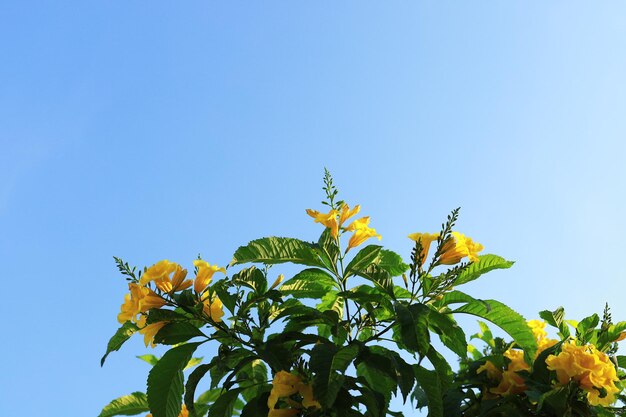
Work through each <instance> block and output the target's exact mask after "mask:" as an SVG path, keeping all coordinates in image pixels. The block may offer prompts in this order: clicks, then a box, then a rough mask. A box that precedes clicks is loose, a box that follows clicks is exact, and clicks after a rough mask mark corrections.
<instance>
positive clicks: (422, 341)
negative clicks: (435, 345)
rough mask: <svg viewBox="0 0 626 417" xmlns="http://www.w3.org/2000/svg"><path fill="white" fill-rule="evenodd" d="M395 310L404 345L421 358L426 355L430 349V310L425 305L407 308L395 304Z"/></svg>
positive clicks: (412, 305) (414, 305)
mask: <svg viewBox="0 0 626 417" xmlns="http://www.w3.org/2000/svg"><path fill="white" fill-rule="evenodd" d="M394 308H395V310H396V314H397V315H398V326H399V330H400V337H401V338H402V343H403V344H404V346H406V347H407V349H409V350H410V351H412V352H418V353H419V355H420V356H424V355H426V352H428V349H429V348H430V333H429V331H428V314H429V312H430V308H428V306H426V305H424V304H411V305H409V306H405V305H404V304H402V303H395V304H394Z"/></svg>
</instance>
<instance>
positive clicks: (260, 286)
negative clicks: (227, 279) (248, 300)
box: [232, 266, 267, 294]
mask: <svg viewBox="0 0 626 417" xmlns="http://www.w3.org/2000/svg"><path fill="white" fill-rule="evenodd" d="M232 281H233V282H234V283H237V284H242V285H244V286H246V287H248V288H250V289H253V290H254V291H255V292H256V293H257V294H263V293H264V292H265V291H266V290H267V279H266V278H265V274H264V273H263V272H262V271H261V270H260V269H258V268H257V267H256V266H251V267H249V268H244V269H242V270H241V271H239V272H238V273H236V274H235V275H233V277H232Z"/></svg>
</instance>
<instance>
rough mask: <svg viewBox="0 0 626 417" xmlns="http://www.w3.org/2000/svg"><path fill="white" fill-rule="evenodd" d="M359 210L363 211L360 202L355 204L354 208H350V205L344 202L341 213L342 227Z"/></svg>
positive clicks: (340, 223) (340, 221)
mask: <svg viewBox="0 0 626 417" xmlns="http://www.w3.org/2000/svg"><path fill="white" fill-rule="evenodd" d="M359 211H361V206H360V205H358V204H357V205H356V206H354V208H353V209H352V210H350V207H349V206H348V205H347V204H344V205H343V207H341V215H340V216H339V226H340V227H341V226H343V224H344V223H345V221H346V220H348V219H349V218H350V217H352V216H354V215H356V214H358V213H359Z"/></svg>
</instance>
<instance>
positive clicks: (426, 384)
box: [414, 365, 444, 417]
mask: <svg viewBox="0 0 626 417" xmlns="http://www.w3.org/2000/svg"><path fill="white" fill-rule="evenodd" d="M414 371H415V378H416V379H417V381H418V383H419V386H420V388H421V389H422V390H423V391H424V393H425V394H426V398H427V401H428V404H427V405H428V417H443V394H444V393H443V391H442V389H441V381H440V380H439V376H438V375H437V373H436V372H435V371H430V370H428V369H426V368H424V367H422V366H420V365H414Z"/></svg>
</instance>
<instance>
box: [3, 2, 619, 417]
mask: <svg viewBox="0 0 626 417" xmlns="http://www.w3.org/2000/svg"><path fill="white" fill-rule="evenodd" d="M625 14H626V5H625V4H624V3H623V2H616V1H607V2H602V3H593V4H591V3H588V2H573V1H554V2H539V1H534V2H496V1H485V2H478V3H477V2H471V3H470V2H466V3H462V4H461V3H458V2H450V1H422V2H401V1H397V2H385V3H384V4H383V3H379V2H369V1H359V2H342V3H340V4H337V2H325V1H321V2H309V3H304V2H275V1H272V2H256V3H252V2H239V1H233V2H209V1H186V2H165V1H151V2H140V1H123V2H122V1H107V2H104V1H95V2H79V1H59V0H56V1H20V2H17V1H15V2H3V3H2V4H0V55H1V56H2V57H3V58H2V64H1V65H0V80H2V82H1V83H0V145H1V148H0V149H1V152H0V164H1V166H2V173H1V174H0V230H1V231H2V232H1V233H0V260H1V261H2V265H3V271H4V282H5V284H8V285H7V288H8V289H10V290H11V291H10V294H5V298H4V300H3V302H2V303H0V309H1V313H2V317H3V319H2V325H3V331H4V334H5V336H4V337H3V339H4V341H5V343H3V344H2V345H1V346H0V354H1V357H2V358H3V359H2V370H3V372H2V373H0V399H2V401H0V415H4V416H11V415H25V416H29V415H43V416H52V417H56V416H59V417H61V416H63V417H83V416H95V415H97V414H98V413H99V411H100V409H101V407H102V406H104V405H105V404H107V403H108V401H110V400H111V399H113V398H115V397H117V396H120V395H124V394H127V393H130V392H132V391H135V390H143V389H144V388H145V378H146V376H147V372H148V370H149V368H148V365H147V364H144V363H142V362H141V361H139V360H137V359H135V358H134V356H135V355H140V354H143V353H145V349H144V347H143V344H142V342H141V340H140V339H139V338H136V339H135V340H132V341H131V342H129V343H128V344H127V345H126V346H124V347H123V348H122V350H121V351H120V352H115V353H113V354H112V355H111V356H110V357H109V359H108V360H107V363H106V364H105V366H104V368H100V366H99V359H100V357H101V355H102V354H103V353H104V350H105V346H106V343H107V341H108V338H109V337H110V336H111V335H112V334H113V333H114V332H115V330H116V329H117V327H118V323H117V321H116V315H117V313H118V311H119V305H120V304H121V302H122V300H123V295H124V293H125V292H126V291H127V289H126V286H125V281H124V280H123V278H122V277H121V276H119V275H118V274H117V272H116V268H115V265H114V263H113V260H112V256H114V255H115V256H121V257H123V258H124V259H125V260H127V261H128V262H129V263H131V264H135V265H139V266H143V265H151V264H152V263H154V262H156V261H158V260H160V259H163V258H168V259H170V260H174V261H177V262H180V263H182V264H183V265H185V266H187V267H190V266H191V262H192V260H193V259H194V258H195V257H196V256H197V255H198V254H199V253H200V254H202V256H203V257H204V258H205V259H206V260H208V261H210V262H211V263H217V264H220V265H225V264H226V263H228V262H229V261H230V260H231V258H232V253H233V252H234V250H235V249H236V248H237V247H238V246H240V245H242V244H245V243H246V242H248V241H249V240H252V239H255V238H258V237H263V236H271V235H275V236H297V237H299V238H302V239H306V240H312V239H315V238H316V237H317V236H318V234H319V232H320V230H319V226H318V225H316V224H313V222H312V221H311V219H310V218H309V217H308V216H307V215H306V213H305V211H304V210H305V209H306V208H314V209H320V204H319V201H321V199H322V197H323V194H322V191H321V186H322V181H321V179H322V176H323V168H324V167H327V168H328V169H329V170H330V171H331V172H332V173H333V175H334V177H335V182H336V184H337V185H338V187H339V189H340V192H341V193H342V197H343V198H344V199H345V200H346V201H347V202H349V203H351V204H361V206H362V213H364V214H365V215H370V216H371V218H372V226H373V227H375V228H376V230H377V231H378V232H379V233H381V235H382V236H383V240H382V243H383V244H384V245H385V246H387V247H388V248H390V249H393V250H395V251H397V252H398V253H401V254H403V256H405V258H407V259H408V255H409V251H410V248H411V241H410V240H408V239H407V237H406V236H407V235H408V234H409V233H412V232H417V231H429V232H435V231H437V230H438V229H439V227H440V224H441V222H442V221H443V220H444V219H445V216H446V215H447V214H448V213H449V211H450V210H452V209H453V208H455V207H459V206H460V207H461V217H460V221H459V222H458V230H459V231H461V232H463V233H465V234H467V235H468V236H471V237H472V238H474V239H475V240H477V241H479V242H481V243H482V244H484V246H485V248H486V250H485V253H496V254H499V255H501V256H504V257H506V258H507V259H511V260H515V261H516V264H515V266H514V267H513V268H512V269H510V270H507V271H496V272H493V273H491V274H489V275H487V276H485V277H484V278H483V279H481V280H479V281H477V282H474V283H471V284H469V285H468V286H467V287H465V288H466V291H467V292H469V293H470V294H472V295H474V296H476V297H479V298H496V299H498V300H500V301H502V302H504V303H506V304H508V305H509V306H511V307H512V308H514V309H515V310H517V311H518V312H520V313H521V314H523V315H524V316H525V317H527V318H534V317H536V314H537V312H538V311H540V310H543V309H546V308H548V309H553V308H556V307H557V306H559V305H563V306H564V307H565V309H566V313H567V315H568V317H570V318H572V319H580V318H582V317H584V316H586V315H589V314H591V313H593V312H598V313H600V312H601V310H602V308H603V306H604V303H605V302H608V303H609V304H610V305H611V306H612V307H613V316H614V318H616V319H617V320H625V319H626V306H625V305H624V303H623V297H624V295H623V294H624V292H625V289H626V288H625V287H626V286H625V284H624V282H625V281H624V280H625V278H626V277H625V275H626V271H625V270H624V266H623V264H622V263H621V261H622V259H624V256H623V253H624V249H625V245H624V241H623V239H622V237H623V236H624V235H626V221H625V220H624V217H623V213H624V210H623V206H624V203H625V196H624V191H625V187H624V182H625V180H626V174H625V173H624V155H625V153H626V140H625V139H626V138H625V134H626V117H624V115H625V114H626V26H625V25H624V24H623V22H624V16H625ZM157 352H161V350H157Z"/></svg>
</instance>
